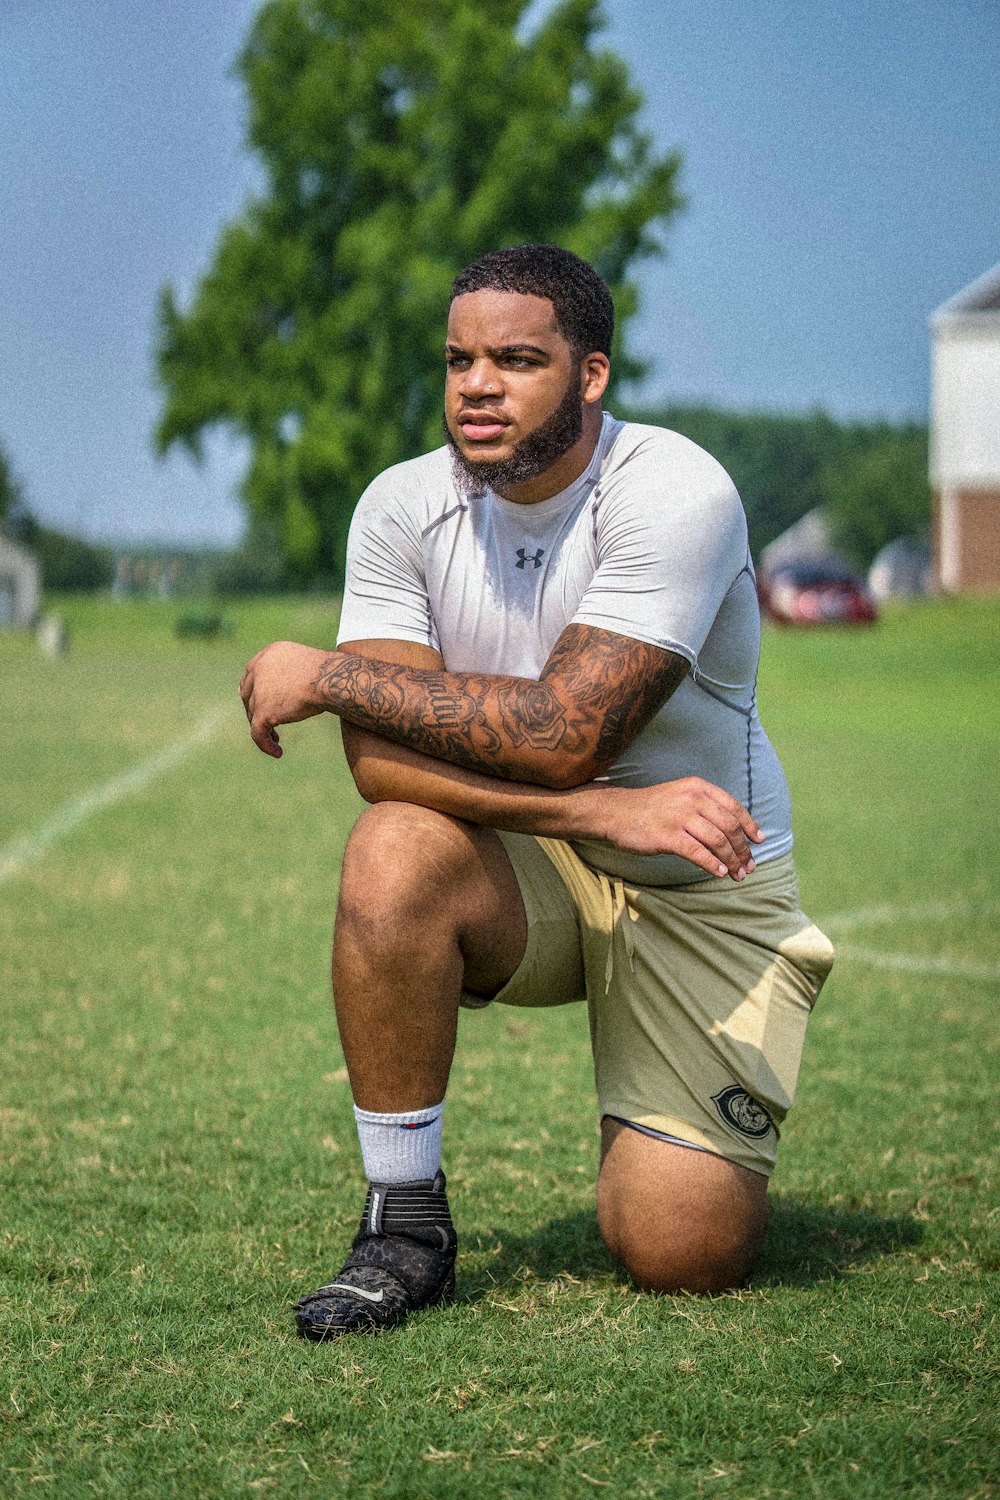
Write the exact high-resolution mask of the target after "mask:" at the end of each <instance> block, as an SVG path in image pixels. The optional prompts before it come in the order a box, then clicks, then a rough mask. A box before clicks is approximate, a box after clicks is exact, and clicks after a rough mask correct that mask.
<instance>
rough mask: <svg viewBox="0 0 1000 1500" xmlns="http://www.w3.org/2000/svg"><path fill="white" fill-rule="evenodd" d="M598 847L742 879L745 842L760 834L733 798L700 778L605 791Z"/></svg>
mask: <svg viewBox="0 0 1000 1500" xmlns="http://www.w3.org/2000/svg"><path fill="white" fill-rule="evenodd" d="M604 791H605V795H604V797H603V798H602V804H601V813H602V827H601V830H600V837H601V838H602V839H603V840H604V842H606V843H609V844H611V845H612V846H613V847H614V848H616V849H622V850H624V851H625V852H626V853H628V854H679V855H681V856H682V858H684V859H687V860H690V861H691V863H692V864H695V865H698V866H699V867H700V868H701V869H703V870H707V871H708V873H709V875H717V876H721V875H731V876H732V878H733V879H734V880H742V879H743V877H744V875H749V874H750V872H751V871H752V870H753V868H754V860H753V851H752V850H751V848H750V842H753V843H755V844H759V843H761V842H762V841H763V838H764V835H763V833H762V832H761V830H760V828H759V827H758V825H757V823H756V822H755V821H754V819H753V818H752V817H751V816H750V814H749V813H748V812H747V810H746V808H745V807H743V806H742V804H741V803H739V802H737V800H736V798H735V797H731V796H730V795H729V793H728V792H724V791H723V790H722V788H721V787H718V786H714V785H713V784H712V782H710V781H703V780H702V779H701V777H700V776H686V777H685V778H684V779H683V780H682V781H665V782H661V783H660V784H659V785H658V786H650V787H621V788H618V787H613V786H611V787H607V788H605V789H604Z"/></svg>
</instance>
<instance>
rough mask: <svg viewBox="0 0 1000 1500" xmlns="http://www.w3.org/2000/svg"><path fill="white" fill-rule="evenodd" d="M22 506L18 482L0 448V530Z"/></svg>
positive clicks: (8, 460)
mask: <svg viewBox="0 0 1000 1500" xmlns="http://www.w3.org/2000/svg"><path fill="white" fill-rule="evenodd" d="M22 504H23V495H22V491H21V485H20V481H19V480H18V478H17V476H16V475H15V473H14V470H13V469H12V468H11V464H10V459H9V458H8V457H7V455H6V453H5V452H4V450H3V448H2V447H0V529H2V528H3V526H4V523H5V522H6V521H7V520H8V519H9V518H10V517H12V516H16V514H17V512H18V510H19V509H20V507H21V506H22Z"/></svg>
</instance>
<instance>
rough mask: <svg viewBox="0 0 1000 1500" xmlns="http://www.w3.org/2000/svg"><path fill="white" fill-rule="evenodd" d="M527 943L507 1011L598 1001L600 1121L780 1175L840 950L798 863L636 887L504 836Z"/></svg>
mask: <svg viewBox="0 0 1000 1500" xmlns="http://www.w3.org/2000/svg"><path fill="white" fill-rule="evenodd" d="M500 838H501V839H502V841H503V845H504V848H505V849H506V851H507V854H508V855H509V857H510V861H511V864H512V865H513V867H514V871H515V874H516V875H517V879H518V883H519V885H520V888H521V895H522V897H523V900H524V906H525V910H526V912H527V917H528V945H527V948H526V950H525V954H524V958H523V959H522V961H521V964H520V966H519V967H518V969H517V972H516V973H515V974H514V975H513V977H512V978H511V979H510V981H509V982H508V983H507V984H506V985H505V986H504V988H503V989H502V990H501V991H500V992H499V994H498V995H496V996H495V1000H496V1001H498V1002H500V1003H502V1004H505V1005H522V1006H527V1005H531V1006H544V1005H562V1004H565V1003H566V1002H568V1001H573V1000H583V999H586V1000H587V1002H588V1008H589V1012H590V1034H591V1043H592V1046H593V1053H594V1071H595V1075H596V1078H597V1095H598V1102H599V1106H600V1111H601V1114H602V1115H612V1116H617V1117H618V1118H619V1119H623V1120H628V1121H631V1122H632V1123H633V1124H635V1125H638V1126H640V1127H645V1128H647V1129H651V1130H656V1131H659V1132H662V1133H663V1134H666V1135H669V1136H673V1137H675V1138H676V1139H678V1140H681V1141H684V1142H686V1143H687V1144H689V1145H692V1146H698V1147H701V1148H702V1149H703V1150H707V1151H712V1152H715V1153H716V1154H717V1155H719V1156H724V1157H726V1158H728V1160H730V1161H734V1162H738V1163H739V1164H740V1165H741V1166H744V1167H749V1168H750V1169H751V1170H752V1171H755V1172H762V1173H764V1174H765V1175H767V1176H769V1175H770V1173H771V1172H772V1171H773V1169H774V1162H775V1153H776V1149H777V1144H778V1133H779V1129H780V1126H781V1123H782V1121H783V1120H784V1118H785V1115H786V1114H787V1112H788V1110H789V1109H790V1108H791V1104H792V1100H793V1098H794V1096H795V1084H796V1080H797V1078H798V1073H799V1063H800V1061H801V1057H802V1047H803V1043H804V1040H805V1031H806V1022H807V1021H808V1019H809V1012H810V1011H811V1009H812V1006H813V1002H814V1001H815V999H816V996H817V995H818V994H819V992H820V989H821V988H822V986H823V981H824V980H825V979H826V976H827V974H828V973H829V972H830V968H831V966H832V964H833V948H832V946H831V944H830V942H829V940H828V939H827V938H826V937H824V935H823V933H822V932H820V930H819V928H818V927H816V926H815V925H814V923H812V922H810V920H809V918H808V917H807V916H805V915H804V913H803V912H802V910H801V908H800V906H799V890H798V882H797V880H796V877H795V866H794V863H793V860H792V856H791V855H790V854H788V855H785V856H783V857H782V858H780V859H776V860H773V861H771V862H770V863H768V864H763V865H759V866H758V867H757V869H756V870H755V871H754V873H753V874H752V875H749V876H747V878H746V879H745V880H743V881H741V882H740V883H739V884H736V883H735V882H734V881H732V880H729V879H722V880H713V879H708V880H704V881H697V882H696V883H694V884H692V885H684V886H666V887H663V886H633V885H629V884H627V883H623V882H622V881H620V880H617V879H614V878H612V877H609V876H607V875H602V874H601V873H600V872H598V871H596V870H593V869H591V868H590V866H589V865H586V864H584V862H583V861H582V860H581V859H580V858H579V857H578V856H577V855H576V854H574V852H573V850H572V849H571V848H570V847H569V845H568V844H566V843H563V842H562V841H561V840H558V839H536V838H532V837H530V836H528V835H526V834H514V833H502V834H500Z"/></svg>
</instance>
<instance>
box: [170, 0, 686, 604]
mask: <svg viewBox="0 0 1000 1500" xmlns="http://www.w3.org/2000/svg"><path fill="white" fill-rule="evenodd" d="M528 9H529V0H492V3H491V4H490V5H482V4H480V3H479V0H366V3H365V4H364V5H358V4H357V3H356V0H267V3H266V4H265V5H264V6H263V8H262V9H261V11H260V12H259V14H258V16H257V19H256V21H255V23H254V25H253V28H252V30H251V33H250V36H249V39H248V41H247V43H246V46H245V48H244V50H243V52H242V54H241V56H240V58H239V61H238V71H239V73H240V76H241V77H242V79H243V82H244V84H245V86H246V91H247V96H248V101H249V128H248V134H249V143H250V145H251V147H252V149H253V150H254V151H255V152H256V153H257V155H258V156H259V158H260V160H261V163H262V165H263V169H264V174H265V186H264V189H263V191H262V193H261V195H260V196H259V197H258V198H257V199H256V201H254V202H252V203H251V204H250V205H249V206H248V207H247V209H246V210H245V212H244V213H243V214H242V215H241V216H240V217H239V218H238V219H237V220H236V221H235V222H234V223H231V224H230V225H229V226H228V227H227V228H225V229H224V231H223V232H222V235H221V238H220V240H219V243H218V246H217V249H216V253H215V257H214V261H213V263H212V265H211V267H210V269H209V270H208V272H207V274H206V275H205V276H204V278H203V279H202V281H201V283H200V285H199V286H198V288H197V290H196V293H195V295H194V298H193V300H192V302H191V305H190V307H189V308H188V309H187V310H182V309H181V308H179V307H178V304H177V301H176V299H175V297H174V295H173V293H172V292H171V291H170V290H167V291H165V292H164V294H163V297H162V301H161V306H160V321H159V335H158V350H157V357H158V368H159V375H160V380H161V384H162V387H163V390H164V392H165V397H166V399H165V404H164V409H163V414H162V419H161V421H160V424H159V427H158V431H157V443H158V446H159V448H160V450H161V451H165V450H166V449H167V448H169V447H170V446H171V444H174V443H182V444H185V445H187V447H188V448H189V449H190V450H191V451H192V452H194V453H195V454H198V453H199V452H200V442H201V439H202V437H203V434H204V433H205V431H206V430H207V429H208V428H210V427H211V426H213V425H214V424H223V425H226V426H228V427H229V428H231V429H233V430H234V431H235V432H236V433H238V434H239V435H241V436H242V437H244V438H246V439H248V440H249V446H250V450H251V460H250V465H249V469H248V472H247V474H246V477H245V480H244V484H243V494H244V498H245V500H246V502H247V503H248V505H249V508H250V511H251V515H252V516H255V517H258V518H267V519H269V520H271V521H272V522H274V523H276V524H277V526H278V528H279V532H280V535H281V539H282V544H283V547H284V549H285V552H286V555H287V557H288V559H289V560H290V562H291V564H292V566H293V568H294V569H297V570H298V573H299V576H301V577H308V576H310V575H313V574H315V573H316V572H317V571H318V572H322V573H325V574H327V575H330V574H333V575H334V576H336V575H337V574H339V573H340V571H341V569H342V565H343V558H344V548H345V543H346V533H347V526H348V524H349V520H350V514H351V511H352V509H353V505H354V502H355V501H356V499H357V496H358V494H359V492H360V490H361V488H362V486H363V485H364V484H366V483H367V482H368V481H369V480H370V479H371V478H372V477H373V476H374V475H375V474H376V473H378V472H379V471H380V470H381V469H383V468H385V467H386V466H387V465H388V464H391V463H394V462H397V461H398V460H400V459H402V458H404V457H409V456H412V455H414V454H417V453H420V452H422V451H425V450H426V449H427V448H429V447H433V446H437V445H438V444H439V443H440V441H441V427H440V406H441V386H442V377H441V364H442V354H441V351H442V347H443V342H444V326H445V321H446V305H447V296H448V290H449V287H450V283H451V279H452V277H453V276H454V274H455V272H456V271H457V270H458V269H459V268H460V267H461V266H463V265H465V264H467V263H468V262H469V261H471V260H473V259H475V258H476V256H478V255H480V254H482V253H483V252H484V251H486V250H489V249H495V248H500V247H502V246H504V245H510V244H518V243H523V242H528V241H539V242H547V243H558V244H561V245H563V246H565V247H566V248H568V249H571V250H574V251H576V252H577V253H578V254H580V255H582V256H584V257H585V258H586V259H587V260H589V261H591V263H592V264H594V265H595V266H596V267H597V268H598V270H599V271H600V272H601V274H602V275H603V276H604V277H605V279H606V280H607V281H608V283H609V285H610V286H611V289H612V292H613V295H614V297H615V302H616V306H617V310H618V315H619V323H620V327H622V328H623V327H624V325H626V324H627V322H628V319H629V317H630V315H631V314H632V313H633V312H634V310H635V305H636V293H635V287H634V285H633V283H632V282H631V281H630V279H629V271H630V268H631V267H633V266H634V265H635V263H636V262H637V260H638V259H640V258H641V257H643V256H647V255H650V254H652V253H654V252H655V251H656V250H657V249H658V248H659V244H658V240H657V237H656V226H660V225H662V224H663V223H664V222H665V221H666V220H667V219H668V218H669V216H670V215H671V214H672V212H673V211H674V210H675V209H676V207H677V205H678V198H677V195H676V191H675V179H676V174H677V168H678V160H677V158H676V156H673V155H671V156H667V157H658V156H656V155H655V154H654V153H653V151H652V149H651V146H650V143H649V141H648V139H647V138H646V137H645V136H644V135H643V134H642V132H641V131H640V130H639V128H638V125H637V115H638V110H639V107H640V104H641V99H640V96H639V94H638V93H637V92H636V90H635V89H634V88H633V87H632V85H631V84H630V82H629V78H628V74H627V70H626V67H625V65H624V63H623V62H622V61H621V60H620V59H619V58H617V57H615V56H614V55H613V54H612V53H610V52H608V51H606V50H601V49H600V48H598V47H597V46H596V45H595V37H596V35H597V33H598V31H599V29H600V26H601V16H600V10H599V3H598V0H561V3H559V4H557V5H556V6H555V8H554V9H553V10H551V11H550V12H549V14H548V15H547V17H546V18H545V19H544V20H543V21H542V22H541V23H540V24H539V25H538V26H537V27H536V29H535V30H533V31H532V32H531V33H530V35H525V34H524V32H523V29H522V23H523V22H524V18H525V15H526V12H527V11H528ZM619 342H620V341H619ZM617 354H618V358H617V361H616V367H617V371H618V378H619V379H620V378H621V377H622V376H623V375H624V376H629V375H634V374H635V373H637V370H636V367H635V366H634V365H632V364H631V363H630V362H629V360H628V359H627V357H626V355H625V352H624V350H623V349H622V348H621V347H619V350H618V351H617Z"/></svg>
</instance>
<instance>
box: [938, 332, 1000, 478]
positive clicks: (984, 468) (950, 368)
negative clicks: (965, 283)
mask: <svg viewBox="0 0 1000 1500" xmlns="http://www.w3.org/2000/svg"><path fill="white" fill-rule="evenodd" d="M930 444H931V454H930V467H931V483H932V484H933V486H934V487H935V489H937V490H938V491H939V492H940V493H941V494H942V495H945V494H947V492H948V491H949V490H951V489H953V488H956V487H961V488H969V489H994V488H996V487H997V486H998V485H1000V317H998V316H996V315H981V316H980V317H975V316H974V315H973V316H970V317H969V318H968V319H962V320H960V321H959V320H957V319H955V320H952V319H948V321H947V322H943V321H942V322H941V323H938V324H937V325H936V326H935V328H934V338H933V347H932V356H931V431H930Z"/></svg>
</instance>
